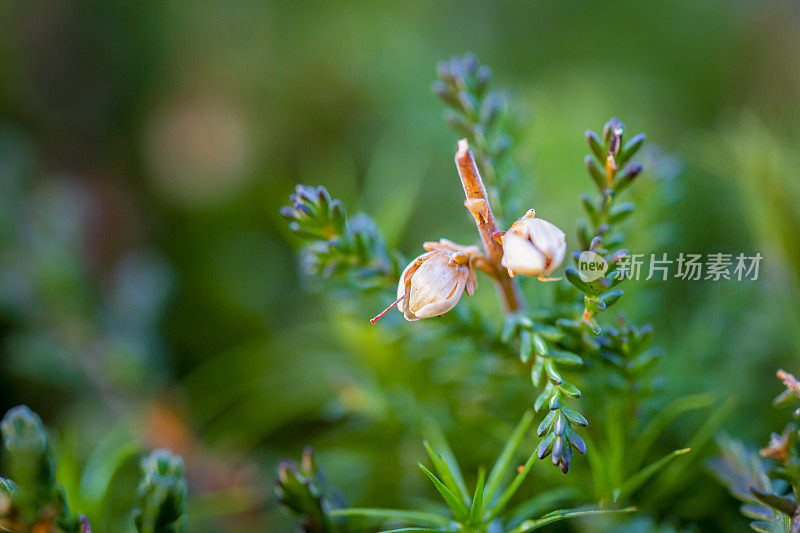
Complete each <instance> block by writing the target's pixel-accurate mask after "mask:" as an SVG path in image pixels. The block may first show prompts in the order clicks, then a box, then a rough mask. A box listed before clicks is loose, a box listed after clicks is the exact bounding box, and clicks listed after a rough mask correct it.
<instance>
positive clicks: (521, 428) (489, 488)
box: [483, 411, 533, 504]
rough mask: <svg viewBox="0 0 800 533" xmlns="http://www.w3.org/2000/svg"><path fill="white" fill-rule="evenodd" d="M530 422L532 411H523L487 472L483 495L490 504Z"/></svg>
mask: <svg viewBox="0 0 800 533" xmlns="http://www.w3.org/2000/svg"><path fill="white" fill-rule="evenodd" d="M532 423H533V413H532V412H531V411H525V414H524V415H522V420H520V421H519V424H517V427H516V428H514V432H513V433H512V434H511V436H510V437H509V438H508V441H506V445H505V446H504V447H503V451H502V452H501V453H500V457H498V458H497V462H496V463H495V464H494V467H493V468H492V472H491V473H490V474H489V480H488V482H487V484H486V494H484V497H483V498H484V500H485V501H487V502H489V503H490V504H491V502H492V498H493V497H494V495H495V493H496V492H497V489H499V488H500V483H502V481H503V477H504V476H505V475H506V472H507V471H508V468H509V466H510V465H511V461H512V460H513V459H514V452H516V451H517V448H518V447H519V444H520V442H521V441H522V437H524V436H525V433H527V431H528V429H529V428H530V427H531V424H532Z"/></svg>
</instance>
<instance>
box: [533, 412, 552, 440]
mask: <svg viewBox="0 0 800 533" xmlns="http://www.w3.org/2000/svg"><path fill="white" fill-rule="evenodd" d="M555 416H556V412H555V411H550V412H548V413H547V416H545V417H544V418H543V419H542V421H541V423H540V424H539V427H537V428H536V434H537V435H538V436H539V437H541V436H542V435H544V434H545V432H546V431H547V430H548V428H550V424H552V423H553V418H554V417H555Z"/></svg>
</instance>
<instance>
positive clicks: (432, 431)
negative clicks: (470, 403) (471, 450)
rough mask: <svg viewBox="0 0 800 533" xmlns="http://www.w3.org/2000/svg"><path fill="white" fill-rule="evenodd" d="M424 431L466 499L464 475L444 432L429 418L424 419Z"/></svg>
mask: <svg viewBox="0 0 800 533" xmlns="http://www.w3.org/2000/svg"><path fill="white" fill-rule="evenodd" d="M424 431H425V436H426V438H427V440H428V442H430V443H431V446H432V447H433V449H434V450H436V451H437V452H438V455H439V457H441V458H442V460H443V461H444V463H445V464H446V465H447V467H448V469H449V470H450V473H451V475H452V477H453V479H454V480H455V482H456V484H457V485H458V489H459V490H458V492H460V493H461V495H462V496H463V497H464V499H465V500H466V499H468V498H469V491H467V485H466V483H464V476H463V475H462V474H461V467H460V466H459V465H458V460H457V459H456V456H455V454H454V453H453V450H452V449H450V444H448V442H447V439H446V438H445V436H444V433H442V430H441V429H440V428H439V425H438V424H436V422H434V421H433V420H431V419H426V420H425V426H424Z"/></svg>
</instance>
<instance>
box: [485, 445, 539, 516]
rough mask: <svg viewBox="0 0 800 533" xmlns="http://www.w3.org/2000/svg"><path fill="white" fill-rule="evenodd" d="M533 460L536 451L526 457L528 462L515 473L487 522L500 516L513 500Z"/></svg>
mask: <svg viewBox="0 0 800 533" xmlns="http://www.w3.org/2000/svg"><path fill="white" fill-rule="evenodd" d="M535 460H536V451H534V452H533V453H532V454H531V455H530V457H528V460H527V461H526V462H525V466H523V467H522V470H520V471H519V472H517V475H516V476H514V480H513V481H512V482H511V484H510V485H509V486H508V488H507V489H506V490H505V492H503V495H502V496H501V497H500V500H498V502H497V504H496V505H495V506H494V507H493V508H492V511H491V513H490V514H489V519H488V520H487V521H491V520H493V519H494V518H497V516H499V515H500V513H501V512H502V511H503V509H505V506H506V505H507V504H508V502H509V501H510V500H511V498H513V497H514V494H516V493H517V489H519V487H520V485H522V482H523V481H525V478H526V477H527V475H528V472H530V470H531V467H533V463H534V461H535Z"/></svg>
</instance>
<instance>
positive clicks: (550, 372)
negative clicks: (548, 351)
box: [544, 359, 564, 385]
mask: <svg viewBox="0 0 800 533" xmlns="http://www.w3.org/2000/svg"><path fill="white" fill-rule="evenodd" d="M544 369H545V370H546V371H547V377H548V378H550V381H552V382H553V383H554V384H556V385H560V384H561V383H563V382H564V378H562V377H561V374H560V373H559V372H558V370H557V369H556V365H554V364H553V360H552V359H547V360H546V361H545V362H544Z"/></svg>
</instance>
